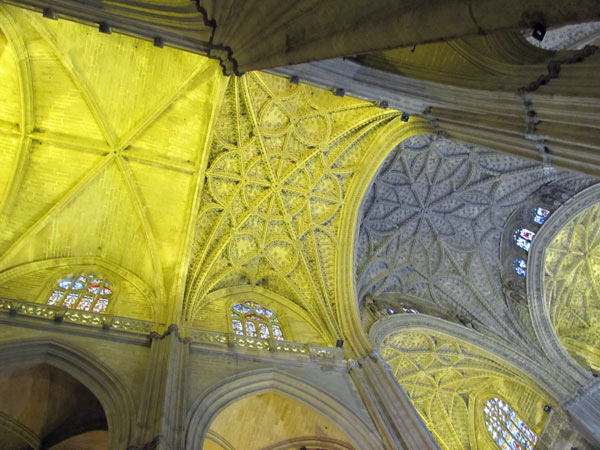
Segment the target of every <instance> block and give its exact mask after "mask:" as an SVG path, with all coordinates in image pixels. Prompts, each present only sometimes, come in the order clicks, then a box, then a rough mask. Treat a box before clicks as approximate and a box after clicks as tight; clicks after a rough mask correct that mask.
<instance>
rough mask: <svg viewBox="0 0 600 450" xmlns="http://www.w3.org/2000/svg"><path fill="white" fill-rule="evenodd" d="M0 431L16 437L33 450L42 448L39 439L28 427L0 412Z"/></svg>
mask: <svg viewBox="0 0 600 450" xmlns="http://www.w3.org/2000/svg"><path fill="white" fill-rule="evenodd" d="M0 430H3V432H8V433H9V434H13V435H15V436H18V437H19V439H21V441H22V442H24V443H26V444H27V445H28V446H29V447H31V448H32V449H34V450H38V449H40V448H42V440H41V438H40V437H39V436H38V435H37V434H36V433H35V432H34V431H33V430H32V429H31V428H29V427H28V426H26V425H24V424H22V423H21V422H19V421H18V420H16V419H15V418H14V417H11V416H9V415H8V414H6V413H4V412H1V411H0Z"/></svg>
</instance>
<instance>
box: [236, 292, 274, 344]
mask: <svg viewBox="0 0 600 450" xmlns="http://www.w3.org/2000/svg"><path fill="white" fill-rule="evenodd" d="M230 315H231V326H232V328H233V332H234V333H235V334H237V335H239V336H248V337H260V338H261V339H269V338H271V337H272V338H273V339H276V340H278V341H283V340H284V337H283V332H282V331H281V326H280V324H279V319H278V318H277V314H275V313H274V312H273V311H271V310H270V309H268V308H265V307H263V306H262V305H260V304H259V303H256V302H253V301H250V300H248V301H245V302H243V303H238V304H236V305H234V306H233V308H231V313H230Z"/></svg>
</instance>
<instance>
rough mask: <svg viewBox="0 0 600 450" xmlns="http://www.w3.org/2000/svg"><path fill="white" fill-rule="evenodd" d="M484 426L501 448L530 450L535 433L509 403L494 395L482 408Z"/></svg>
mask: <svg viewBox="0 0 600 450" xmlns="http://www.w3.org/2000/svg"><path fill="white" fill-rule="evenodd" d="M483 412H484V414H485V426H486V428H487V429H488V432H489V433H490V436H491V437H492V439H493V440H494V442H496V444H497V445H498V448H501V449H502V450H505V449H506V450H532V449H533V448H534V447H535V444H536V442H537V435H536V434H535V433H534V432H533V431H532V430H531V429H530V428H529V427H528V426H527V424H526V423H525V422H523V420H521V418H520V417H519V416H518V415H517V413H516V412H515V411H514V410H513V409H512V408H511V407H510V405H509V404H508V403H506V402H504V401H502V400H501V399H499V398H497V397H494V398H491V399H489V400H488V401H487V402H486V404H485V406H484V408H483Z"/></svg>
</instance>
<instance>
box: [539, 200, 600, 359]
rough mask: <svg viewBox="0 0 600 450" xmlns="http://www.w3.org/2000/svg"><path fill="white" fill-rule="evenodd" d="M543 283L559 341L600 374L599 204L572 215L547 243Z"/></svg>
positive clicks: (575, 356) (574, 355)
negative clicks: (574, 215) (550, 241)
mask: <svg viewBox="0 0 600 450" xmlns="http://www.w3.org/2000/svg"><path fill="white" fill-rule="evenodd" d="M544 285H545V291H546V299H547V301H548V302H549V308H548V311H549V313H550V318H551V320H552V324H553V325H554V329H555V331H556V334H557V336H558V338H559V340H560V341H561V343H562V344H563V345H564V347H565V348H566V349H567V351H568V352H569V353H570V354H571V355H572V356H573V357H574V358H575V359H576V360H577V361H578V362H579V363H580V364H582V365H583V366H584V367H586V368H590V367H591V368H593V369H594V370H596V371H600V352H599V349H600V334H599V330H600V328H599V326H600V205H595V206H591V207H589V208H587V209H586V210H584V211H583V212H581V213H580V214H578V215H577V216H576V217H574V218H573V219H572V220H571V221H570V222H569V223H568V224H567V225H566V226H565V227H564V228H563V229H562V230H561V231H560V233H559V234H558V235H557V236H556V237H555V238H554V240H553V241H552V243H551V244H550V245H549V247H548V249H547V250H546V259H545V277H544Z"/></svg>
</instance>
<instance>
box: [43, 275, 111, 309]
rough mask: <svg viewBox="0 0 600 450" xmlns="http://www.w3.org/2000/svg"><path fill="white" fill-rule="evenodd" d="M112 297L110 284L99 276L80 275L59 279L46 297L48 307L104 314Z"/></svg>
mask: <svg viewBox="0 0 600 450" xmlns="http://www.w3.org/2000/svg"><path fill="white" fill-rule="evenodd" d="M112 295H113V289H112V286H111V284H110V282H109V281H108V280H106V279H104V278H103V277H101V276H97V275H94V274H90V273H81V274H78V275H71V276H66V277H64V278H61V279H60V280H59V281H58V282H57V283H56V285H55V287H54V289H53V290H52V292H51V293H50V296H49V297H48V302H47V303H48V305H52V306H63V307H65V308H69V309H70V308H74V309H78V310H81V311H92V312H95V313H105V312H106V310H107V309H108V305H109V303H110V300H111V298H112Z"/></svg>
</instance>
